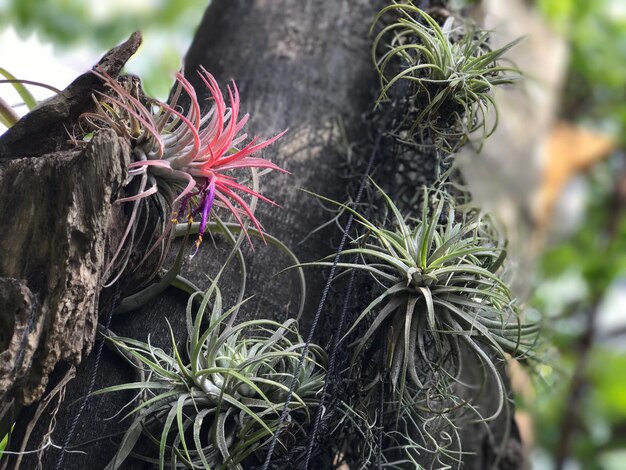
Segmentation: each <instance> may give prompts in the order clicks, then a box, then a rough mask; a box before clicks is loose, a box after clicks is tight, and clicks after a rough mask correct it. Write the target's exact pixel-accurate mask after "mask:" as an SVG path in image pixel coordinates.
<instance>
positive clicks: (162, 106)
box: [88, 68, 285, 242]
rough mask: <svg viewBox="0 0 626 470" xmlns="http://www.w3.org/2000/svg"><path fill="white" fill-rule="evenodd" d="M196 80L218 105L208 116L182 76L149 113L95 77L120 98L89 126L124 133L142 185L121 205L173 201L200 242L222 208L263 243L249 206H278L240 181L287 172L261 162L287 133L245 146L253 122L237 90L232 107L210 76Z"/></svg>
mask: <svg viewBox="0 0 626 470" xmlns="http://www.w3.org/2000/svg"><path fill="white" fill-rule="evenodd" d="M198 73H199V75H200V77H201V78H202V81H203V82H204V84H205V85H206V87H207V88H208V90H209V92H210V94H211V98H210V100H211V101H212V104H213V105H212V107H211V108H210V110H209V111H208V112H207V113H206V114H204V115H202V113H201V111H200V103H199V102H198V99H197V97H196V92H195V90H194V88H193V87H192V86H191V84H190V83H189V81H188V80H187V79H186V78H185V77H184V76H183V75H182V74H180V73H179V74H177V76H176V80H177V82H178V87H177V88H176V90H175V92H174V94H173V97H172V99H171V100H170V102H169V103H161V102H157V101H156V100H154V101H152V102H151V103H150V104H149V105H145V104H143V103H142V102H141V101H140V100H139V99H138V98H137V97H135V96H133V94H132V92H129V91H128V90H126V89H125V88H124V87H122V86H121V85H120V84H119V83H118V82H117V81H115V80H114V79H112V78H111V77H109V76H108V75H106V74H105V73H102V72H96V75H98V76H99V77H100V78H102V79H103V80H104V81H105V83H106V84H107V85H108V86H109V87H110V88H111V89H112V90H113V91H114V92H115V95H117V96H108V95H103V96H104V97H105V101H108V103H109V106H108V107H104V106H102V105H100V106H99V112H98V113H95V114H89V115H88V118H90V119H91V120H92V121H93V120H94V118H96V119H98V120H100V121H105V122H106V123H107V124H109V126H111V127H114V128H115V129H117V130H118V133H121V134H125V135H128V137H130V138H132V139H133V140H134V141H135V146H134V154H135V161H133V162H132V163H131V164H130V165H129V175H130V177H131V178H141V184H139V188H140V189H139V191H138V192H137V193H136V194H134V195H131V196H128V197H125V198H122V199H119V200H118V201H119V202H133V201H134V202H135V203H138V202H139V201H141V200H142V199H144V198H146V197H148V196H152V195H153V194H155V193H157V192H161V193H164V194H166V195H168V197H170V198H171V199H172V201H171V209H172V211H173V213H174V214H176V215H177V217H187V218H191V219H193V218H195V217H197V216H199V218H200V236H199V239H198V241H199V242H200V241H201V240H202V234H203V233H204V231H205V229H206V225H207V221H208V219H209V217H210V215H211V213H212V211H213V210H214V209H215V207H216V206H219V207H222V208H225V209H227V210H228V211H229V212H230V213H231V214H232V215H233V217H234V219H235V220H236V221H237V223H238V224H239V225H241V227H242V228H244V230H245V228H246V225H245V221H244V219H245V218H247V219H249V220H250V221H251V223H252V224H253V225H254V227H255V228H256V229H257V230H258V231H259V233H261V236H262V227H261V224H260V223H259V221H258V220H257V218H256V217H255V215H254V212H253V210H252V209H251V207H250V202H249V200H250V198H258V199H261V200H263V201H265V202H268V203H270V204H274V203H273V202H272V201H270V200H269V199H267V198H266V197H264V196H263V195H261V194H259V193H258V192H257V191H256V190H255V189H253V188H252V187H249V186H247V185H246V184H245V183H244V181H247V180H250V178H249V177H246V179H245V180H242V179H241V178H239V177H238V176H239V175H241V172H240V170H246V169H248V170H253V171H254V170H255V169H270V170H278V171H281V172H285V171H284V170H282V169H281V168H279V167H278V166H277V165H275V164H274V163H272V162H270V161H268V160H265V159H263V158H260V157H258V156H257V154H258V153H259V151H260V150H262V149H264V148H265V147H267V146H268V145H270V144H272V143H273V142H275V141H276V140H277V139H278V138H280V137H281V136H282V135H283V134H284V132H285V131H284V132H281V133H280V134H278V135H276V136H274V137H272V138H271V139H268V140H264V141H259V139H258V138H256V137H255V138H253V139H251V140H249V141H248V142H247V143H245V141H246V140H247V135H246V134H245V133H242V130H243V128H244V126H245V124H246V122H247V121H248V115H247V114H246V115H244V116H241V117H240V116H239V91H238V90H237V86H236V84H235V82H234V81H233V82H232V84H231V85H229V86H228V87H227V90H228V103H227V102H226V100H225V99H224V95H223V94H222V92H221V90H220V88H219V85H218V84H217V82H216V80H215V78H214V77H213V76H212V75H211V74H210V73H208V72H207V71H206V70H205V69H204V68H202V69H201V70H200V71H199V72H198ZM183 92H184V93H186V94H187V96H188V97H189V100H190V103H191V104H190V106H189V110H188V111H187V112H186V113H185V114H183V113H181V112H180V111H179V110H178V109H177V103H178V100H179V98H180V96H181V94H182V93H183ZM150 105H152V106H150ZM112 107H115V108H118V110H121V112H124V113H125V114H127V118H128V119H127V123H126V124H125V125H121V124H120V122H119V120H116V119H115V118H114V117H113V116H112V115H111V112H110V108H112ZM247 199H248V200H247ZM246 235H247V232H246Z"/></svg>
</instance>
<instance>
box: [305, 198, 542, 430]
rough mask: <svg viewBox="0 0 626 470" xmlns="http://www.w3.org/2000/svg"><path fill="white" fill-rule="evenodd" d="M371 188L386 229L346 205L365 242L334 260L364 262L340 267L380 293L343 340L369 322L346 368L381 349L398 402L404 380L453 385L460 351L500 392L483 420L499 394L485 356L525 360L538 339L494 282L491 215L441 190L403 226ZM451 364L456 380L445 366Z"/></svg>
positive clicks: (498, 280) (499, 243)
mask: <svg viewBox="0 0 626 470" xmlns="http://www.w3.org/2000/svg"><path fill="white" fill-rule="evenodd" d="M376 188H377V189H378V191H379V192H380V193H381V195H382V197H383V198H384V200H385V203H386V206H387V207H388V209H389V211H390V214H391V220H390V221H389V224H388V228H384V227H381V225H380V224H377V223H373V222H371V221H369V220H367V219H366V218H365V217H363V216H362V215H360V214H359V213H358V212H356V211H354V210H353V209H351V208H349V207H347V206H344V207H345V208H346V209H347V210H348V211H350V212H352V213H353V214H354V216H355V217H356V220H357V221H358V222H359V223H360V224H361V225H362V226H363V227H364V228H365V234H364V235H362V236H361V237H359V238H357V239H356V240H354V241H353V244H354V245H356V246H355V247H354V248H349V249H347V250H344V251H343V252H342V255H358V256H360V258H361V260H362V262H361V263H345V262H344V263H339V266H340V267H344V268H349V269H358V270H363V271H366V272H368V273H370V274H371V275H372V277H373V278H374V280H375V281H376V282H377V283H378V284H379V285H380V286H381V288H382V293H381V294H380V295H379V296H378V297H376V298H375V299H374V300H373V301H372V302H371V303H370V304H369V305H367V307H366V308H365V309H364V310H363V311H362V312H361V314H360V315H359V316H358V317H357V318H356V320H355V321H354V323H353V325H352V327H351V328H350V329H349V331H348V332H347V333H346V335H345V336H344V339H346V338H347V337H348V336H350V335H351V334H352V332H354V331H356V330H357V327H360V326H362V325H364V324H365V322H367V326H365V331H364V333H363V334H362V335H360V336H359V337H358V338H357V339H356V340H355V341H353V342H352V344H351V345H350V346H351V347H353V348H354V350H353V351H354V352H353V362H356V361H357V360H358V358H360V357H362V354H361V353H362V352H364V350H366V349H367V348H368V345H369V344H371V342H372V341H373V340H378V341H379V342H380V341H382V344H384V345H385V346H384V350H383V354H384V362H385V370H386V371H388V377H389V379H390V382H391V384H392V390H393V391H394V393H397V394H399V395H398V396H400V397H401V396H403V393H404V389H405V386H406V383H407V380H409V379H410V380H411V382H412V383H413V384H415V385H416V386H418V387H420V388H423V387H424V381H425V378H426V377H427V376H428V374H431V375H432V374H435V375H441V374H444V375H450V374H452V376H453V378H458V377H459V375H460V371H461V365H462V356H463V353H462V351H468V350H469V351H470V352H472V353H473V354H475V356H476V357H477V358H478V359H479V361H480V362H481V363H482V364H483V366H484V368H485V370H488V371H490V372H491V373H492V374H493V377H494V378H495V380H496V382H497V384H498V389H499V404H498V407H497V410H496V412H495V413H494V415H493V416H492V417H491V418H493V417H495V416H497V415H498V414H499V413H500V411H501V410H502V407H503V406H504V401H505V388H504V384H503V382H502V379H501V377H500V374H499V372H498V370H497V367H496V365H495V364H494V359H493V357H494V355H495V357H499V358H504V357H505V355H506V354H510V355H512V356H514V357H524V356H527V355H529V354H531V347H532V346H533V344H534V341H535V336H536V333H537V331H538V325H536V324H532V323H524V322H523V321H522V319H521V318H520V314H519V311H518V307H517V305H516V302H515V299H514V298H513V297H512V295H511V292H510V290H509V288H508V287H507V285H506V283H505V282H504V280H503V279H502V277H501V273H502V265H503V262H504V260H505V257H506V249H505V248H506V246H505V245H506V243H505V240H504V239H503V238H502V237H501V236H499V234H498V232H497V230H496V228H495V225H494V222H493V221H492V220H491V218H490V217H488V216H486V215H483V214H480V212H478V211H476V210H473V209H468V208H462V207H459V206H458V205H457V204H456V203H455V201H454V199H453V198H452V196H450V195H448V194H447V193H445V192H443V191H435V190H431V191H425V195H424V203H423V208H422V213H421V217H419V218H416V219H411V218H406V217H404V216H403V215H402V214H401V213H400V211H399V209H398V208H397V207H396V206H395V204H394V203H393V202H392V201H391V199H390V198H389V197H388V196H387V195H386V194H385V193H384V192H383V191H382V189H380V188H379V187H378V186H376ZM313 264H317V265H328V264H330V263H328V262H318V263H313ZM383 338H384V339H383ZM431 344H432V347H430V345H431ZM485 348H487V349H489V350H490V351H491V353H490V354H488V353H487V352H485ZM450 357H452V359H453V364H454V368H455V369H456V375H455V372H454V371H449V370H448V368H447V367H444V359H445V358H450ZM386 373H387V372H386ZM486 419H487V418H486Z"/></svg>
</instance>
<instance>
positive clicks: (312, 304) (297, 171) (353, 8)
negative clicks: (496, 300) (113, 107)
mask: <svg viewBox="0 0 626 470" xmlns="http://www.w3.org/2000/svg"><path fill="white" fill-rule="evenodd" d="M382 3H383V2H382V1H375V2H372V1H371V0H332V1H325V2H322V1H311V0H306V1H302V0H272V1H267V0H213V1H212V3H211V6H210V7H209V8H208V10H207V12H206V14H205V16H204V18H203V21H202V23H201V25H200V27H199V30H198V32H197V33H196V36H195V40H194V42H193V44H192V46H191V48H190V50H189V52H188V54H187V56H186V61H185V73H186V75H187V77H188V78H189V79H190V81H191V82H192V84H193V85H194V86H195V87H196V90H197V92H198V93H200V95H201V90H204V86H203V85H202V84H201V82H200V80H199V77H198V76H197V74H196V70H197V69H198V67H199V66H204V67H205V68H206V69H207V70H208V71H210V72H211V73H212V74H214V75H215V76H216V78H217V79H218V81H219V82H220V83H221V84H222V86H225V84H226V83H227V80H230V79H231V78H232V79H235V80H236V82H237V86H238V87H239V90H240V93H241V100H242V107H243V111H245V112H249V113H250V121H249V122H250V124H249V126H250V127H249V132H250V133H252V134H254V135H256V134H258V135H259V136H261V137H262V138H268V137H271V136H273V135H275V134H276V133H278V132H280V131H282V130H283V129H286V128H289V132H288V133H287V134H286V135H285V136H284V137H283V138H281V139H280V140H279V141H278V142H277V144H275V145H273V146H272V147H270V148H269V149H268V150H266V156H267V157H268V158H269V159H271V160H272V161H273V162H275V163H277V164H278V165H279V166H281V167H282V168H285V169H286V170H288V171H289V172H290V173H291V175H283V174H277V173H274V174H269V175H266V176H265V177H264V178H263V180H262V192H263V194H264V195H266V196H267V197H269V198H270V199H272V200H274V201H276V202H277V203H279V204H280V205H281V206H282V207H281V208H277V207H273V206H270V205H268V204H263V203H260V204H259V207H258V212H257V214H258V218H259V220H260V221H261V223H262V224H263V226H264V228H265V229H266V231H267V232H268V233H270V234H272V235H274V236H275V237H277V238H279V239H280V240H281V241H282V242H284V243H285V244H286V245H287V246H289V247H290V248H291V249H292V250H293V251H294V252H295V254H296V255H297V256H298V258H299V259H300V260H301V261H302V262H308V261H315V260H319V259H320V258H322V257H324V256H326V255H328V254H330V253H332V252H333V251H334V249H335V248H336V241H337V238H338V236H340V233H338V231H337V230H334V229H333V228H334V226H333V227H328V228H326V229H324V230H320V231H318V232H315V233H314V234H313V235H312V236H311V237H309V238H306V237H307V236H308V235H309V234H310V233H311V232H312V231H314V230H315V229H316V228H318V227H320V226H321V225H322V224H324V223H326V222H327V221H328V220H329V218H330V217H331V215H330V214H329V213H328V212H327V211H326V210H325V209H324V208H323V207H322V206H321V205H320V204H319V203H318V202H317V200H316V199H315V198H314V197H312V196H310V195H309V194H307V193H305V192H303V191H300V188H304V189H307V190H308V191H312V192H314V193H319V194H322V195H324V196H326V197H329V198H332V199H335V200H338V201H345V200H346V196H347V194H346V186H347V180H346V177H345V176H346V175H345V172H346V169H345V167H344V166H343V163H345V162H343V161H342V158H344V157H343V156H342V155H340V154H338V152H337V151H336V148H335V147H336V145H337V132H338V129H340V128H341V127H340V126H338V124H337V122H338V118H341V120H342V122H343V124H344V125H345V128H346V132H347V135H348V138H349V140H350V141H360V142H367V141H368V139H369V136H368V134H369V132H371V131H375V126H374V125H372V124H371V123H367V122H364V120H363V115H365V114H366V113H369V112H370V111H371V109H372V105H373V103H374V101H375V97H376V93H377V87H378V78H377V76H376V74H375V71H374V68H373V67H372V64H371V59H370V44H371V38H370V37H369V35H368V31H369V27H370V24H371V21H372V19H373V17H374V15H375V13H376V12H377V11H378V9H379V8H380V7H381V5H382ZM205 95H206V93H205ZM357 157H361V158H362V161H361V162H360V163H359V165H361V166H363V161H364V160H365V159H366V158H367V157H366V156H363V155H357ZM431 166H432V165H431ZM425 178H426V179H427V180H428V179H431V178H432V174H430V173H429V174H428V175H427V176H426V177H425ZM305 239H306V241H304V242H303V240H305ZM301 242H302V243H301ZM224 252H225V250H224V249H222V248H221V247H219V246H218V247H217V248H215V247H214V246H213V244H212V242H211V241H210V240H207V241H205V243H204V244H203V246H202V247H201V249H200V252H199V253H198V255H197V256H196V257H195V258H194V259H193V260H192V261H189V262H187V263H186V266H185V267H184V275H185V276H186V277H187V278H188V279H190V280H191V281H192V282H194V283H195V284H196V285H198V286H200V287H201V288H202V287H206V286H207V280H206V277H205V274H206V273H209V274H211V273H215V272H216V270H217V269H218V268H219V266H220V265H219V260H220V259H223V257H224ZM246 256H247V263H248V264H247V266H248V276H247V279H248V290H247V292H248V295H250V294H255V298H254V299H253V300H252V301H250V302H249V303H247V304H246V307H245V308H244V314H245V315H246V316H249V317H266V318H275V319H278V320H283V319H285V318H286V317H287V316H294V315H295V314H296V313H297V306H298V302H299V298H298V296H299V292H298V289H297V282H296V280H295V275H294V274H293V273H287V274H280V275H279V276H276V277H272V276H273V275H274V274H276V273H278V272H279V271H281V270H282V269H283V268H285V267H286V266H288V264H289V260H288V259H287V258H286V257H284V256H283V255H281V253H280V251H279V250H277V249H276V248H274V247H272V246H269V245H268V246H265V245H264V244H263V243H262V242H261V241H258V240H257V241H255V242H254V250H248V252H247V255H246ZM238 279H239V273H238V272H237V267H236V266H233V267H232V268H231V269H230V271H228V272H226V274H225V275H224V277H222V281H221V286H226V291H227V294H228V295H227V296H226V299H227V301H228V300H230V301H232V300H234V298H235V293H236V290H237V287H238V285H237V282H238ZM324 283H325V273H324V272H323V271H320V270H311V271H310V272H307V287H308V294H307V301H306V309H305V313H304V315H303V320H302V322H301V323H302V325H301V328H302V330H303V332H304V333H306V332H307V331H308V328H309V325H310V322H311V319H312V316H313V312H314V311H315V310H316V308H317V305H318V302H319V298H320V295H321V292H322V289H323V286H324ZM229 284H232V288H230V289H229V288H228V286H229ZM17 287H19V286H16V289H17ZM341 293H342V290H341V289H340V288H338V287H337V288H336V291H333V294H331V295H332V296H334V295H336V296H337V298H336V299H333V301H332V302H331V303H330V304H329V306H328V308H327V309H326V310H324V312H323V315H324V317H325V318H326V319H334V318H335V317H336V316H337V315H338V310H339V308H340V306H341V300H342V299H341V298H340V297H339V296H340V295H341ZM185 304H186V297H185V296H184V295H182V294H179V293H178V292H176V291H174V290H173V289H170V290H167V291H166V292H165V294H164V295H162V296H160V297H159V298H158V299H156V300H154V301H153V302H151V303H150V304H148V305H146V306H144V307H142V308H141V309H140V310H138V311H136V312H132V313H130V314H128V315H125V316H123V317H119V318H117V317H116V318H114V319H113V322H112V324H111V329H112V330H113V331H115V332H116V333H117V334H118V335H120V336H128V337H133V338H138V339H141V340H146V338H147V337H148V335H150V340H151V342H152V344H155V345H158V346H162V347H164V348H169V344H170V333H169V328H168V324H167V322H166V319H167V320H169V322H170V323H171V325H172V328H173V330H174V331H175V332H180V334H179V335H178V338H179V339H180V340H181V341H182V340H184V337H183V335H182V332H184V331H185V329H184V312H185V310H184V306H185ZM107 315H108V312H102V313H101V319H100V321H101V322H103V321H105V320H106V317H107ZM327 321H328V320H327ZM333 321H334V320H333ZM331 324H332V322H331ZM328 336H329V333H328V332H327V331H326V332H319V334H318V335H317V337H318V338H328ZM179 346H182V344H180V345H179ZM96 357H97V355H93V354H92V355H91V356H90V357H89V358H88V359H87V360H86V361H84V362H83V363H82V364H81V365H80V366H79V367H78V369H77V375H76V379H75V380H73V381H72V382H70V384H69V385H68V386H67V390H66V397H65V401H64V403H63V404H62V405H61V407H60V409H59V410H58V412H57V413H56V427H55V428H54V429H53V430H52V433H51V439H52V441H53V442H54V443H55V444H57V445H62V444H63V442H64V440H65V438H66V436H67V435H68V433H69V431H70V429H71V428H72V421H73V420H74V419H75V416H76V414H77V410H78V408H79V407H80V404H81V398H82V397H84V396H85V395H86V394H87V392H88V390H90V388H91V383H90V382H91V380H92V374H93V372H94V368H95V367H96V362H97V360H96ZM476 367H477V368H478V365H476ZM57 369H58V370H57V373H56V380H55V381H53V383H52V384H51V386H50V387H49V390H51V389H52V387H53V386H54V385H56V383H58V382H59V381H61V379H62V377H64V376H65V374H66V373H67V368H64V367H62V366H60V367H58V368H57ZM94 380H95V385H94V387H93V390H98V389H100V388H103V387H105V386H109V385H114V384H117V383H121V382H122V381H129V380H133V376H132V370H131V369H130V368H129V366H128V364H127V363H124V361H122V360H121V359H120V358H119V356H116V355H114V354H113V353H110V352H108V351H106V350H105V351H104V353H103V354H102V357H101V359H100V361H99V364H98V365H97V373H96V374H95V377H94ZM131 399H132V395H131V394H125V393H116V394H107V395H104V396H98V397H94V398H92V399H90V400H89V401H88V402H87V405H86V408H85V411H84V413H83V414H82V417H81V418H80V420H79V421H78V423H77V425H76V435H75V436H74V438H73V440H72V442H70V446H69V448H68V450H80V451H84V452H86V454H81V453H71V454H67V455H66V456H65V466H64V468H68V469H74V468H76V469H79V468H94V469H96V468H97V469H99V468H104V467H105V465H106V464H107V463H108V462H109V460H110V459H111V457H112V455H113V454H114V452H115V450H116V444H117V443H119V440H120V438H121V436H120V435H119V433H123V431H124V428H125V425H126V424H127V422H123V423H119V417H117V416H116V417H115V418H113V419H108V418H111V417H113V416H114V415H116V414H117V413H118V412H120V410H121V409H122V407H123V406H124V405H125V404H126V403H127V402H128V401H130V400H131ZM490 400H493V397H489V396H486V397H485V402H489V401H490ZM29 413H30V414H24V415H23V416H31V415H33V414H34V413H35V410H34V409H32V408H31V410H30V411H29ZM122 413H123V412H122ZM508 419H509V418H508V417H507V418H501V419H500V420H499V421H498V422H497V423H496V424H495V425H494V426H491V429H488V428H487V426H476V427H474V428H472V429H470V430H468V431H466V432H465V434H464V437H463V438H464V439H465V440H464V448H463V450H464V451H465V452H469V453H472V452H473V453H474V454H475V455H474V456H473V457H472V458H471V459H468V463H467V464H466V465H465V466H464V468H467V469H477V470H478V469H481V470H482V469H485V468H489V466H490V465H491V463H492V462H493V461H494V455H495V454H496V452H497V450H498V449H497V447H498V446H499V444H500V440H501V437H500V436H499V435H496V437H495V438H493V437H489V436H490V432H492V430H495V432H496V433H498V434H499V433H500V432H501V429H503V426H504V424H505V421H506V420H508ZM105 420H106V421H105ZM44 421H45V422H44ZM48 430H49V420H42V422H41V423H40V425H39V426H38V429H37V430H36V431H35V432H34V433H33V437H32V438H31V443H30V445H29V447H28V450H30V449H32V448H36V447H37V446H38V445H39V443H40V442H42V441H43V437H44V435H45V434H46V433H47V431H48ZM116 433H117V436H116V437H115V438H114V439H113V440H111V439H107V438H106V437H107V436H110V435H112V434H116ZM94 439H98V441H96V442H92V443H89V441H92V440H94ZM510 443H511V444H510V445H511V446H513V447H514V446H515V445H517V443H518V440H517V438H516V437H513V438H512V439H511V440H510ZM505 444H506V443H505ZM76 445H81V447H80V448H76V449H74V448H73V447H72V446H76ZM506 445H509V444H506ZM511 455H512V454H511ZM58 456H59V451H58V450H57V449H55V448H53V447H49V448H48V449H47V450H46V452H45V453H44V455H43V468H44V469H53V468H55V467H54V464H55V462H56V461H57V459H58ZM470 460H471V462H470ZM36 463H37V456H27V457H25V459H24V461H23V467H22V468H35V466H36ZM424 465H425V466H427V465H428V462H424ZM125 468H144V467H143V466H142V465H141V464H138V463H133V464H128V466H126V467H125ZM500 468H519V467H518V466H515V465H514V464H513V465H510V466H506V467H505V466H501V467H500Z"/></svg>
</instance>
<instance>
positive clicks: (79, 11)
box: [0, 0, 210, 98]
mask: <svg viewBox="0 0 626 470" xmlns="http://www.w3.org/2000/svg"><path fill="white" fill-rule="evenodd" d="M209 2H210V0H133V1H128V0H126V1H124V0H103V1H102V2H92V1H83V0H46V1H41V0H0V28H4V27H7V26H9V25H10V26H13V27H15V28H16V30H17V31H18V32H19V33H20V34H22V35H27V34H29V33H31V32H32V31H36V32H37V33H38V35H39V36H40V37H41V38H42V39H43V40H46V41H50V42H52V43H53V44H54V45H55V46H56V47H57V48H69V47H77V46H87V47H89V48H91V49H94V50H97V51H98V52H99V53H104V52H106V51H107V50H108V49H110V48H111V47H113V46H115V45H116V44H119V43H120V42H122V41H124V40H125V39H127V38H128V36H130V34H131V33H133V32H134V31H137V30H139V31H141V32H142V33H143V35H144V46H143V47H142V48H141V49H140V50H139V52H138V53H137V54H138V58H137V59H136V60H134V62H133V63H132V64H131V69H134V70H131V71H137V72H140V74H141V77H142V80H143V82H144V87H145V88H146V90H147V91H148V93H149V94H153V95H156V96H160V97H161V98H165V97H166V96H167V94H168V91H169V88H170V87H171V85H172V83H173V78H174V72H175V71H177V70H178V69H179V68H180V66H181V60H182V57H183V55H184V54H185V52H186V49H187V47H188V45H189V43H190V42H191V39H192V38H193V34H194V32H195V30H196V28H197V26H198V24H199V23H200V20H201V19H202V15H203V14H204V11H205V9H206V7H207V5H208V4H209Z"/></svg>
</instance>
